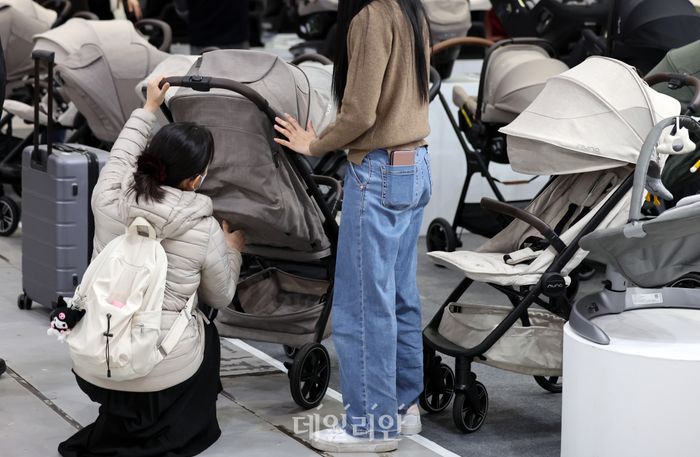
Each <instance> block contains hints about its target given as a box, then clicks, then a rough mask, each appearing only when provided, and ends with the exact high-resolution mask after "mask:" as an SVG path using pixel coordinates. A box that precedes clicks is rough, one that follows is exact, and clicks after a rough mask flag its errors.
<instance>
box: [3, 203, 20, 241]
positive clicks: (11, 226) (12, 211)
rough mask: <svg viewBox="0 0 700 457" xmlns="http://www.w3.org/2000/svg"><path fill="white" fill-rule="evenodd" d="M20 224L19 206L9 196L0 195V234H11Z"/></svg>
mask: <svg viewBox="0 0 700 457" xmlns="http://www.w3.org/2000/svg"><path fill="white" fill-rule="evenodd" d="M18 225H19V206H18V205H17V203H15V201H14V200H12V199H11V198H9V197H5V196H2V197H0V236H10V235H12V234H13V233H15V230H17V226H18Z"/></svg>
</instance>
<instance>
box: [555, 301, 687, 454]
mask: <svg viewBox="0 0 700 457" xmlns="http://www.w3.org/2000/svg"><path fill="white" fill-rule="evenodd" d="M594 322H595V323H596V324H597V325H598V326H600V327H601V328H602V329H603V331H605V332H606V333H607V334H608V336H609V337H610V340H611V342H610V344H609V345H607V346H602V345H598V344H595V343H592V342H590V341H588V340H586V339H584V338H581V337H580V336H578V335H577V334H576V333H575V332H574V331H573V330H572V329H571V327H570V325H569V324H567V325H566V326H565V327H564V392H563V404H562V442H561V456H562V457H627V456H629V457H665V456H668V457H697V456H698V455H700V432H698V425H700V310H681V309H646V310H634V311H627V312H625V313H622V314H619V315H611V316H601V317H598V318H596V319H594Z"/></svg>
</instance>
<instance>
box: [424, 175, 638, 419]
mask: <svg viewBox="0 0 700 457" xmlns="http://www.w3.org/2000/svg"><path fill="white" fill-rule="evenodd" d="M632 184H633V174H632V173H630V175H629V176H627V177H626V178H625V179H624V180H623V181H622V183H621V184H620V185H619V186H618V188H617V189H615V190H614V191H612V194H611V195H609V196H608V197H607V200H606V201H605V202H604V203H603V205H602V206H601V208H600V210H599V211H597V212H596V213H595V214H594V215H593V217H592V218H591V219H590V220H589V221H588V222H587V223H586V225H585V226H584V227H583V229H582V230H581V232H580V233H578V234H577V235H576V236H575V237H574V239H573V240H572V241H571V243H569V244H568V245H565V244H564V243H563V242H562V241H561V239H560V238H559V236H558V235H557V234H556V233H554V231H553V230H552V228H551V227H549V226H548V225H547V224H546V223H545V222H544V221H542V220H541V219H539V218H538V217H536V216H535V215H533V214H531V213H529V212H527V211H525V210H522V209H520V208H517V207H515V206H512V205H509V204H507V203H503V202H499V201H497V200H493V199H488V198H484V199H482V200H481V204H482V206H483V207H484V209H487V210H490V211H494V212H497V213H500V214H502V215H507V216H510V217H513V218H517V219H520V220H522V221H524V222H526V223H527V224H529V225H531V226H532V227H533V228H535V229H537V230H538V231H539V232H540V233H541V234H542V235H543V236H544V237H545V238H546V239H548V240H549V241H550V242H551V245H552V246H553V247H555V248H556V249H557V255H556V256H555V258H554V260H553V261H552V263H551V265H550V266H549V268H548V269H547V270H546V271H545V272H544V273H543V274H542V276H541V278H540V280H539V281H538V282H537V283H536V284H534V285H532V286H531V287H529V288H527V289H521V290H517V289H515V288H513V287H505V286H501V285H497V284H491V283H487V284H488V285H489V286H491V287H493V288H494V289H496V290H498V291H499V292H501V293H503V294H505V295H506V296H507V297H508V299H509V301H510V302H511V303H512V305H513V309H512V310H510V312H509V313H508V315H507V316H506V317H505V318H504V319H503V320H502V321H501V322H500V323H499V324H498V325H497V326H496V327H495V328H494V329H493V330H492V331H491V333H490V334H489V335H488V336H486V337H485V338H484V340H483V341H482V342H481V343H479V344H478V345H476V346H474V347H472V348H468V349H465V348H463V347H460V346H458V345H456V344H454V343H452V342H450V341H449V340H447V339H446V338H445V337H444V336H442V335H441V334H440V333H439V331H438V328H439V325H440V322H441V320H442V316H443V314H444V312H445V308H446V307H447V306H449V305H450V304H452V303H456V302H457V301H458V300H459V299H460V298H461V297H462V296H463V295H464V293H465V292H466V291H467V290H468V289H469V287H470V286H471V285H472V284H473V283H474V280H472V279H470V278H465V279H464V280H462V281H461V282H460V284H459V285H458V286H457V287H456V288H455V289H454V290H453V291H452V293H450V295H449V296H448V297H447V299H446V300H445V302H444V303H443V304H442V306H441V307H440V310H439V311H438V312H437V313H436V314H435V315H434V316H433V318H432V319H431V321H430V323H429V324H428V325H427V326H426V327H425V329H424V330H423V344H424V349H423V351H424V365H423V367H424V385H425V390H424V392H423V393H422V394H421V396H420V403H421V406H422V407H423V409H425V410H426V411H428V412H429V413H437V412H441V411H444V410H445V409H446V408H447V407H448V406H449V404H450V401H451V400H452V397H453V396H454V404H453V412H452V417H453V420H454V423H455V425H456V426H457V428H458V429H460V430H461V431H463V432H465V433H472V432H475V431H477V430H479V428H481V426H482V425H483V423H484V421H485V419H486V415H487V412H488V392H487V390H486V387H485V386H484V385H483V384H482V383H481V382H479V381H477V379H476V374H475V373H474V372H473V371H472V363H473V362H474V360H475V359H477V358H479V359H482V360H485V359H486V357H485V356H484V354H485V353H486V352H487V351H488V350H489V349H490V348H491V347H493V345H494V344H495V343H496V342H497V341H498V340H499V339H500V338H501V337H503V335H504V334H505V333H506V331H508V329H510V327H511V326H513V324H515V322H516V321H517V320H520V321H521V322H522V324H523V326H529V325H530V323H529V319H528V314H527V312H528V309H529V308H530V307H531V306H532V305H535V304H536V305H539V306H541V307H543V308H545V309H547V310H548V311H551V312H553V313H554V314H556V315H559V316H560V317H563V318H566V319H568V317H569V313H570V310H571V300H572V299H573V297H574V296H575V294H576V289H577V277H576V275H575V274H574V272H572V273H571V274H570V277H571V280H572V283H571V286H569V287H568V290H567V289H565V288H564V287H562V285H565V284H566V283H565V278H564V277H563V275H562V274H561V271H562V269H563V268H564V267H565V266H566V264H567V263H568V262H569V261H570V260H571V259H572V258H573V256H574V255H575V253H576V252H577V251H578V249H579V241H580V240H581V238H583V237H584V236H585V235H587V234H588V233H591V232H593V231H594V230H595V229H596V227H597V226H598V225H599V224H600V223H601V222H602V221H603V219H604V218H605V216H606V214H608V213H609V212H610V211H611V210H612V209H613V208H614V207H615V205H616V204H617V203H618V202H619V201H620V200H621V199H622V198H623V197H624V196H625V194H627V192H629V190H630V189H631V188H632ZM542 296H544V297H545V298H549V299H550V300H549V302H548V301H546V300H545V299H543V298H542ZM437 352H440V353H442V354H445V355H448V356H452V357H454V358H455V372H456V374H455V372H453V371H452V369H451V368H450V367H449V366H448V365H446V364H444V363H442V359H441V357H440V356H438V355H437ZM535 380H536V381H537V383H538V384H539V385H540V386H541V387H542V388H544V389H545V390H548V391H550V392H553V393H560V392H561V384H560V383H558V381H559V379H558V377H542V376H535Z"/></svg>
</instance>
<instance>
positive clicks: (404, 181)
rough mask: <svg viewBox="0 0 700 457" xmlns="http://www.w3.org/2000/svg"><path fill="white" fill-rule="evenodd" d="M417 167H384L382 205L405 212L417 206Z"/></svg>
mask: <svg viewBox="0 0 700 457" xmlns="http://www.w3.org/2000/svg"><path fill="white" fill-rule="evenodd" d="M416 172H417V167H416V165H383V166H382V205H384V206H385V207H387V208H390V209H396V210H403V209H408V208H411V207H412V206H415V205H416Z"/></svg>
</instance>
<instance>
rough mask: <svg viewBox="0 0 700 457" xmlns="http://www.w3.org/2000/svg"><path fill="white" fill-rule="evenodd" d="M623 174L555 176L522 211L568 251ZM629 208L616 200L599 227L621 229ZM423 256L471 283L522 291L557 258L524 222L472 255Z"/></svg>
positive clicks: (580, 255)
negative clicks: (537, 220)
mask: <svg viewBox="0 0 700 457" xmlns="http://www.w3.org/2000/svg"><path fill="white" fill-rule="evenodd" d="M628 174H629V170H628V169H627V168H626V167H622V168H617V169H613V170H605V171H598V172H589V173H581V174H578V175H566V176H559V177H557V178H555V179H554V180H553V181H552V182H550V183H549V185H548V186H547V187H546V188H545V189H544V190H543V191H542V193H541V194H540V195H539V196H537V197H536V198H535V199H534V200H533V201H532V203H531V204H530V205H529V206H528V207H527V209H526V210H525V211H526V212H528V213H530V214H531V215H534V216H536V217H537V218H538V219H540V220H541V221H542V222H544V223H545V224H547V225H548V226H549V227H551V228H552V229H553V231H554V232H555V233H556V234H557V235H558V236H559V238H560V239H561V241H562V242H563V243H564V244H567V245H568V244H569V243H570V242H571V240H573V239H574V238H575V237H576V236H577V235H578V234H579V232H580V231H581V230H582V229H583V228H584V226H585V225H586V223H587V222H588V221H589V220H590V218H591V217H592V215H593V214H595V213H596V212H597V211H598V210H599V208H600V207H601V206H602V205H603V204H604V202H605V201H606V200H607V197H608V196H609V195H611V194H612V191H614V190H615V189H616V188H617V186H618V185H619V184H620V183H621V182H622V180H623V179H624V177H625V176H626V175H628ZM482 202H483V200H482ZM628 204H629V199H623V200H621V201H620V202H619V203H618V205H617V207H616V209H615V211H613V212H611V213H610V214H608V215H607V216H606V218H605V219H604V220H603V222H602V223H601V226H602V227H608V226H617V225H621V224H623V223H624V214H625V208H626V205H628ZM428 255H429V256H430V257H432V258H433V260H435V261H436V262H437V263H439V264H442V265H444V266H447V267H449V268H454V269H456V270H458V271H462V272H463V273H464V274H465V275H466V276H467V277H468V278H471V279H473V280H475V281H482V282H488V283H492V284H498V285H501V286H527V285H532V284H536V283H537V282H538V281H539V280H540V277H541V276H542V274H543V273H544V272H545V271H546V270H547V268H549V266H550V265H551V263H552V261H553V260H554V258H555V256H556V255H557V250H556V249H555V248H554V247H553V246H552V245H551V244H550V243H549V242H547V240H545V239H544V238H543V237H542V235H541V234H540V233H539V232H538V231H537V230H536V229H535V228H533V227H532V226H531V225H529V224H528V223H527V222H525V221H522V220H516V221H514V222H513V223H511V224H510V225H509V226H508V227H506V229H504V230H503V231H501V232H500V233H499V234H497V235H496V236H495V237H494V238H492V239H491V240H489V241H488V242H486V243H485V244H484V245H483V246H481V247H480V248H479V249H478V250H477V251H456V252H440V251H433V252H430V253H428ZM585 256H586V253H585V252H583V251H580V252H578V253H577V254H576V255H574V257H573V258H572V260H571V261H570V262H569V263H568V264H567V266H566V268H564V269H563V271H562V274H563V275H568V274H569V273H570V272H571V271H572V270H573V269H574V268H576V267H577V266H578V265H579V264H580V263H581V261H582V260H583V259H584V258H585ZM567 282H568V279H567Z"/></svg>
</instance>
